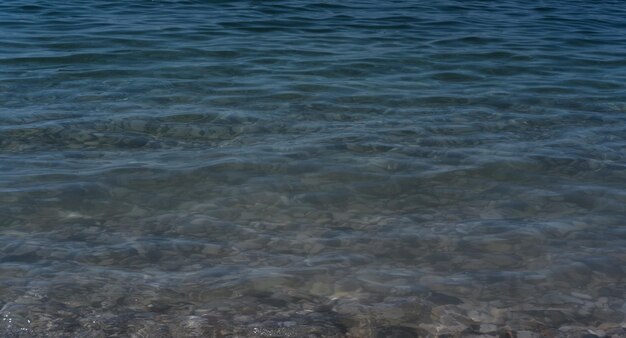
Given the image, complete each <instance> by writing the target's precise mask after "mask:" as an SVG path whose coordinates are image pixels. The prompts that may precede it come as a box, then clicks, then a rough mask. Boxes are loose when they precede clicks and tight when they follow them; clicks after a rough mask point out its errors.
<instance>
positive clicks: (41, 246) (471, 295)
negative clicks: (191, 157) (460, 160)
mask: <svg viewBox="0 0 626 338" xmlns="http://www.w3.org/2000/svg"><path fill="white" fill-rule="evenodd" d="M271 195H272V194H270V193H267V194H266V198H267V199H271V197H272V196H271ZM256 201H257V202H259V201H260V200H259V199H258V196H256ZM281 201H282V202H281ZM231 202H232V200H231ZM239 202H240V203H243V202H245V198H244V199H243V200H241V201H239ZM288 203H289V201H288V200H285V199H282V200H281V199H280V198H278V199H277V200H275V203H274V204H271V203H267V200H266V201H265V203H263V204H260V203H257V204H256V206H255V205H250V204H247V206H246V208H247V211H241V210H243V209H238V208H231V209H228V210H227V211H228V213H226V214H223V215H221V216H222V217H219V218H218V217H215V216H207V215H208V214H213V215H215V214H216V213H217V211H216V210H218V209H219V203H217V204H214V203H207V204H199V203H184V204H182V205H181V208H183V209H184V210H185V212H161V213H159V214H158V215H155V212H154V211H151V212H148V211H147V210H144V209H142V208H140V207H136V206H135V207H132V208H131V209H130V210H129V211H128V212H126V213H124V214H123V216H118V217H115V218H112V219H106V218H103V217H102V215H98V214H96V213H94V214H91V215H87V214H83V213H80V212H71V213H67V212H66V213H62V212H60V211H59V210H58V209H45V208H43V209H39V210H38V214H39V215H38V217H39V218H37V219H35V218H34V217H22V218H21V219H19V218H15V219H14V220H13V221H12V222H10V223H8V224H4V225H3V233H4V236H3V237H2V242H1V243H0V249H1V251H2V253H3V256H2V264H1V265H0V292H1V294H2V298H1V299H0V306H1V309H0V316H1V320H0V332H2V335H3V336H5V337H44V336H45V337H403V338H404V337H609V336H610V337H624V336H626V322H625V313H626V302H625V297H624V294H625V292H626V284H625V283H624V268H623V262H624V260H625V259H626V257H625V256H624V250H623V247H620V246H616V244H618V243H620V242H623V238H624V236H625V235H626V233H625V232H624V228H623V227H619V226H612V224H619V222H620V221H621V218H620V217H619V216H615V217H612V216H610V215H607V216H589V217H580V218H576V219H572V220H569V221H565V220H561V221H558V222H557V221H552V222H531V221H526V222H524V226H523V227H521V226H516V225H515V224H511V222H510V221H507V220H503V219H500V218H499V217H496V216H495V215H494V214H493V213H492V214H489V215H483V216H484V217H483V219H480V220H475V221H471V222H468V221H463V217H459V215H460V214H462V212H461V213H459V212H457V214H455V215H453V214H449V213H448V212H447V211H446V210H441V214H440V215H430V216H424V215H422V216H418V215H405V216H403V217H399V216H398V215H397V214H394V213H393V212H387V213H386V214H385V213H380V214H378V215H377V216H372V215H371V214H372V212H371V210H370V211H368V210H367V208H366V205H358V204H356V205H353V206H351V207H349V208H346V209H344V210H343V211H341V210H337V209H339V208H332V207H329V208H328V210H324V211H320V210H319V209H316V208H312V207H306V206H304V205H300V206H293V205H292V206H291V207H290V208H288V207H287V204H288ZM553 203H563V202H562V201H558V200H555V201H553ZM240 205H241V204H240ZM261 206H262V208H263V210H265V211H264V214H265V215H271V217H269V216H268V217H267V220H262V219H261V220H258V219H257V220H251V219H250V218H252V217H256V218H258V215H259V214H260V210H255V208H259V207H261ZM544 207H547V206H545V205H544ZM514 209H515V207H514V206H513V207H509V209H508V211H507V210H506V209H502V208H500V209H499V210H500V212H509V213H511V212H513V211H514ZM469 210H470V209H468V210H465V211H466V212H469ZM44 215H45V216H44ZM446 215H447V216H446ZM444 218H447V220H444ZM270 219H271V220H272V221H269V220H270ZM598 224H605V225H606V226H603V227H599V226H598Z"/></svg>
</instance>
